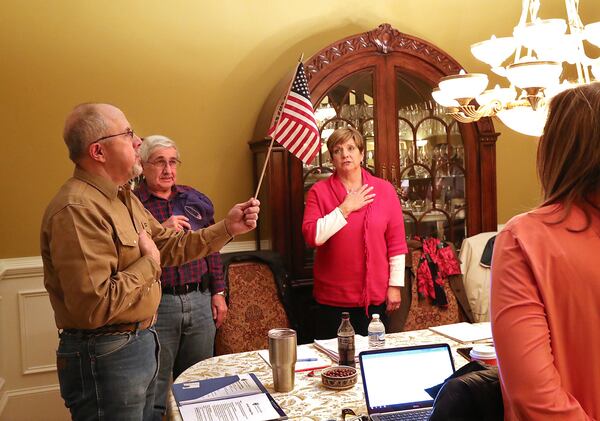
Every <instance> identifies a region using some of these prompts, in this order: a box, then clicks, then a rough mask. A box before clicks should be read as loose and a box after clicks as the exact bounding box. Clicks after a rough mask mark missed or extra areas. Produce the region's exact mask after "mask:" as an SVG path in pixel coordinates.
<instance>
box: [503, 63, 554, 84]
mask: <svg viewBox="0 0 600 421" xmlns="http://www.w3.org/2000/svg"><path fill="white" fill-rule="evenodd" d="M506 72H507V73H506V77H507V78H508V80H509V81H510V83H511V84H513V85H515V86H516V87H518V88H521V89H528V88H550V87H552V86H555V85H558V84H559V83H560V75H561V73H562V65H561V64H560V63H558V62H556V61H522V62H520V63H513V64H511V65H509V66H508V67H507V68H506Z"/></svg>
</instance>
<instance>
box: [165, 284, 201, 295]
mask: <svg viewBox="0 0 600 421" xmlns="http://www.w3.org/2000/svg"><path fill="white" fill-rule="evenodd" d="M205 290H206V288H203V287H202V284H201V283H200V282H195V283H193V284H192V283H190V284H183V285H167V286H163V287H162V293H163V294H170V295H184V294H187V293H188V292H192V291H205Z"/></svg>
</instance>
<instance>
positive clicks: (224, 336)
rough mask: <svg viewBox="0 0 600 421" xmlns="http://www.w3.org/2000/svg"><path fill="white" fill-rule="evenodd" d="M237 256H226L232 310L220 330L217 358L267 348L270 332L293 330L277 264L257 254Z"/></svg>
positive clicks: (216, 351)
mask: <svg viewBox="0 0 600 421" xmlns="http://www.w3.org/2000/svg"><path fill="white" fill-rule="evenodd" d="M232 254H233V253H232ZM234 255H235V256H234V257H235V258H234V259H229V258H227V255H223V256H224V262H225V266H226V279H227V283H228V304H229V311H228V314H227V318H226V320H225V322H224V323H223V325H222V326H221V327H220V328H219V329H218V330H217V335H216V338H215V355H222V354H231V353H237V352H245V351H253V350H258V349H266V348H268V339H267V332H268V331H269V329H272V328H276V327H291V323H290V320H289V318H288V315H287V314H286V309H285V307H284V305H283V303H282V301H281V296H280V292H279V291H280V288H278V284H277V282H276V279H275V276H274V272H273V270H272V267H273V265H272V264H271V265H270V264H269V262H267V261H265V260H264V259H259V258H256V256H253V254H247V255H246V254H241V253H235V254H234Z"/></svg>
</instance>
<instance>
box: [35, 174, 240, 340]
mask: <svg viewBox="0 0 600 421" xmlns="http://www.w3.org/2000/svg"><path fill="white" fill-rule="evenodd" d="M130 193H131V192H130V189H129V186H122V187H120V186H117V185H115V184H114V183H113V182H112V181H111V180H108V179H106V178H103V177H99V176H95V175H92V174H90V173H88V172H86V171H84V170H82V169H80V168H76V169H75V172H74V174H73V177H72V178H70V179H69V180H67V181H66V182H65V184H64V185H63V186H62V188H61V189H60V190H59V192H58V193H57V194H56V196H55V197H54V198H53V199H52V201H51V202H50V204H49V205H48V207H47V209H46V212H45V214H44V217H43V220H42V229H41V253H42V260H43V263H44V284H45V286H46V289H47V290H48V294H49V296H50V302H51V304H52V308H53V309H54V315H55V320H56V326H57V327H58V328H59V329H69V328H70V329H95V328H98V327H101V326H105V325H114V324H121V323H133V322H138V321H141V320H145V319H148V318H150V317H152V316H153V315H154V314H155V313H156V310H157V308H158V304H159V302H160V296H161V290H160V282H159V281H158V280H159V279H160V273H161V269H160V266H159V265H158V264H156V262H155V261H154V260H153V259H151V258H150V257H147V256H142V254H141V251H140V248H139V245H138V238H139V234H138V233H139V232H141V230H142V229H143V230H145V231H146V232H147V233H148V235H149V236H150V237H151V238H152V239H153V240H154V242H155V244H156V246H157V247H158V249H159V251H160V257H161V264H162V265H163V266H178V265H180V264H182V263H186V262H188V261H190V260H194V259H198V258H200V257H203V256H205V255H207V254H210V253H214V252H216V251H219V250H220V249H221V248H222V247H223V246H224V245H225V244H226V243H227V242H228V241H230V240H231V236H230V235H229V234H228V233H227V230H226V229H225V224H224V222H223V221H220V222H217V223H216V224H214V225H212V226H210V227H208V228H206V229H202V230H198V231H187V232H183V231H181V232H176V231H174V230H171V229H167V228H164V227H163V226H162V225H161V224H160V223H159V222H158V221H157V220H156V219H154V217H153V216H152V215H151V214H150V213H149V212H148V211H147V210H146V209H145V208H144V206H143V205H142V204H141V203H140V201H139V200H138V199H137V198H136V197H135V196H134V195H132V194H130Z"/></svg>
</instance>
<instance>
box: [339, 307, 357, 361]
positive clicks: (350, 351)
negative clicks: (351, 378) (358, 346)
mask: <svg viewBox="0 0 600 421" xmlns="http://www.w3.org/2000/svg"><path fill="white" fill-rule="evenodd" d="M337 338H338V355H339V357H340V360H339V365H347V366H350V367H356V361H355V360H354V328H353V327H352V325H351V324H350V313H348V312H346V311H344V312H343V313H342V323H341V324H340V327H339V329H338V332H337Z"/></svg>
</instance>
